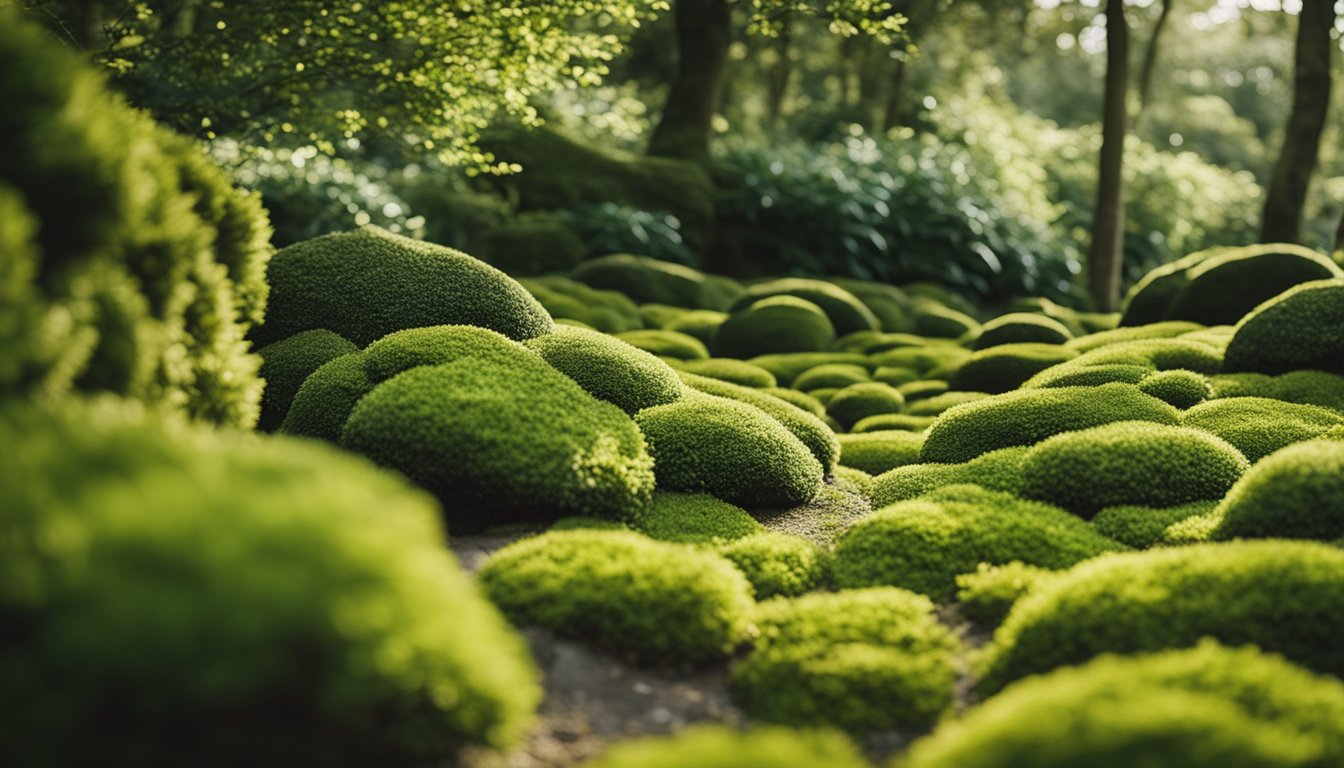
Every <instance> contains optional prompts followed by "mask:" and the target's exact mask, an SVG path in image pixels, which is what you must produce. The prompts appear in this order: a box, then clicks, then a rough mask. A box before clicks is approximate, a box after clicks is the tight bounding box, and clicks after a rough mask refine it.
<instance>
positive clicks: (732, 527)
mask: <svg viewBox="0 0 1344 768" xmlns="http://www.w3.org/2000/svg"><path fill="white" fill-rule="evenodd" d="M634 527H635V529H636V530H638V531H639V532H640V533H643V534H644V535H645V536H648V537H649V538H651V539H657V540H659V541H671V542H676V543H679V544H715V543H723V542H729V541H736V540H737V539H740V538H742V537H743V536H750V535H752V534H753V533H760V532H762V531H764V530H765V528H764V527H762V526H761V524H760V523H758V522H756V520H755V518H753V517H752V516H751V515H749V514H747V512H746V510H744V509H742V508H741V507H738V506H735V505H733V504H729V503H728V502H726V501H720V500H719V499H716V498H714V497H713V496H710V495H708V494H704V493H675V492H672V491H657V492H655V493H654V494H653V500H652V501H650V502H649V504H648V506H646V507H645V508H644V509H642V510H640V512H639V515H638V517H636V519H635V520H634Z"/></svg>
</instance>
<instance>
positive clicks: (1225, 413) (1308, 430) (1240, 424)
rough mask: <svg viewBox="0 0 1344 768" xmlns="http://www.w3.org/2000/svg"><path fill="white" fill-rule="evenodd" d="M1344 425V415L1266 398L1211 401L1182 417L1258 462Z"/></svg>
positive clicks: (1192, 425)
mask: <svg viewBox="0 0 1344 768" xmlns="http://www.w3.org/2000/svg"><path fill="white" fill-rule="evenodd" d="M1339 424H1344V414H1342V413H1339V412H1338V411H1332V410H1330V409H1329V408H1321V407H1319V406H1315V405H1299V404H1297V403H1285V402H1283V401H1282V400H1274V399H1270V398H1267V397H1230V398H1225V399H1221V400H1211V401H1209V402H1207V403H1203V404H1202V405H1198V406H1196V407H1194V408H1191V409H1190V410H1188V411H1186V412H1185V413H1184V414H1182V415H1181V425H1182V426H1185V427H1191V428H1193V429H1200V430H1203V431H1205V432H1208V433H1210V434H1213V435H1217V436H1218V437H1221V438H1222V439H1224V440H1226V441H1227V442H1229V443H1231V444H1232V445H1234V446H1236V447H1237V450H1239V451H1241V452H1242V453H1243V454H1244V455H1245V456H1246V458H1247V459H1249V460H1250V461H1251V462H1252V463H1255V462H1257V461H1259V460H1261V459H1263V458H1264V457H1266V456H1268V455H1269V454H1271V453H1274V452H1275V451H1277V450H1279V449H1280V448H1283V447H1285V446H1288V445H1292V444H1293V443H1300V442H1302V441H1303V440H1311V439H1312V438H1314V437H1318V436H1319V435H1321V434H1323V433H1324V432H1325V431H1326V430H1328V429H1330V428H1331V427H1334V426H1337V425H1339Z"/></svg>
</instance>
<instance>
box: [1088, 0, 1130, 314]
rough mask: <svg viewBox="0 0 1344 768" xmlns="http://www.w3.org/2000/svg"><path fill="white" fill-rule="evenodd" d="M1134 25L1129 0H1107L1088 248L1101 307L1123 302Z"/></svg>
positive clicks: (1091, 282)
mask: <svg viewBox="0 0 1344 768" xmlns="http://www.w3.org/2000/svg"><path fill="white" fill-rule="evenodd" d="M1128 81H1129V28H1128V27H1127V26H1126V25H1125V3H1124V0H1106V92H1105V96H1104V102H1103V108H1102V123H1101V162H1100V167H1099V172H1098V174H1097V205H1096V210H1095V214H1094V216H1093V219H1092V246H1091V248H1090V249H1089V251H1088V254H1087V268H1088V287H1089V292H1090V294H1091V296H1092V303H1093V304H1094V305H1095V306H1096V308H1097V309H1098V310H1099V311H1102V312H1110V311H1113V310H1114V309H1115V308H1116V305H1117V304H1118V303H1119V302H1120V275H1121V267H1122V263H1123V258H1124V240H1125V182H1124V176H1123V171H1124V160H1125V133H1126V130H1127V125H1128V119H1127V117H1126V115H1125V112H1126V108H1125V99H1126V96H1127V93H1126V91H1127V90H1128V88H1129V82H1128Z"/></svg>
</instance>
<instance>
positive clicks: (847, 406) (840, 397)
mask: <svg viewBox="0 0 1344 768" xmlns="http://www.w3.org/2000/svg"><path fill="white" fill-rule="evenodd" d="M904 408H905V397H904V396H902V395H901V393H900V391H899V390H897V389H896V388H895V387H893V386H891V385H889V384H882V383H880V382H876V381H872V382H867V383H864V384H851V385H849V386H848V387H845V388H843V389H841V390H840V391H839V392H836V393H835V396H834V397H832V398H831V399H830V400H829V401H827V403H826V413H827V415H829V416H830V417H831V418H833V419H835V420H836V421H838V422H839V423H840V424H842V425H844V426H845V427H850V426H852V425H853V424H854V423H855V422H857V421H858V420H860V419H864V418H867V417H869V416H876V415H878V414H882V413H900V412H901V411H902V410H903V409H904Z"/></svg>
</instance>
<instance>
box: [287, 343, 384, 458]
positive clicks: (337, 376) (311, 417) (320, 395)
mask: <svg viewBox="0 0 1344 768" xmlns="http://www.w3.org/2000/svg"><path fill="white" fill-rule="evenodd" d="M372 388H373V383H372V382H370V381H369V377H368V374H366V373H365V372H364V356H363V355H362V354H359V353H352V354H348V355H341V356H340V357H337V358H335V359H333V360H330V361H328V362H326V363H324V364H323V365H322V366H321V367H320V368H318V369H317V370H316V371H313V372H312V373H311V374H309V376H308V378H306V379H304V380H303V385H302V386H300V387H299V391H298V392H296V393H294V400H293V401H292V402H291V403H290V405H289V410H288V411H287V412H286V413H285V420H284V421H283V422H281V423H280V431H281V432H284V433H285V434H289V435H302V436H303V437H316V438H320V439H322V440H326V441H328V442H332V443H335V442H339V441H340V439H341V430H342V429H343V428H344V427H345V420H346V419H348V418H350V412H351V411H353V410H354V409H355V403H357V402H359V399H360V398H361V397H363V396H364V395H366V394H368V393H369V390H370V389H372Z"/></svg>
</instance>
